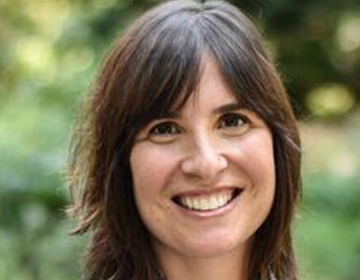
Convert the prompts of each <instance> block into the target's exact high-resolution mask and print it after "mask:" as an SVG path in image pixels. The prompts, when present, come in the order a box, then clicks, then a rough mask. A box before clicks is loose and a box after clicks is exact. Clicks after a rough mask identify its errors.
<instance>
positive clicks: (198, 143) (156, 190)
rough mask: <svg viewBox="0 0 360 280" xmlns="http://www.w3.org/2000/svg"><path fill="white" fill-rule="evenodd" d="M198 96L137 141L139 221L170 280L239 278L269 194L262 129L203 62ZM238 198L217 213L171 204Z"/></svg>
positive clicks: (271, 175)
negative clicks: (231, 195) (227, 196)
mask: <svg viewBox="0 0 360 280" xmlns="http://www.w3.org/2000/svg"><path fill="white" fill-rule="evenodd" d="M204 63H205V65H204V67H205V68H204V72H203V76H202V78H201V81H200V85H199V90H198V91H197V92H196V93H194V94H193V95H192V96H191V97H190V98H189V100H188V101H187V103H186V104H185V105H184V107H183V108H182V109H181V111H180V112H175V115H171V116H169V118H168V117H166V118H164V119H160V120H154V121H153V122H151V123H150V124H149V125H148V126H147V127H145V128H144V129H142V130H141V131H140V132H139V134H138V135H137V137H136V141H135V144H134V146H133V149H132V152H131V156H130V163H131V169H132V173H133V178H134V193H135V201H136V204H137V208H138V210H139V213H140V216H141V218H142V220H143V222H144V224H145V226H146V227H147V228H148V229H149V231H150V232H151V234H152V239H153V246H154V249H155V252H156V254H157V256H158V258H159V261H160V264H161V266H162V268H163V270H164V272H165V274H166V275H167V277H168V278H169V279H171V280H180V279H208V280H211V279H229V280H231V279H236V280H239V279H246V269H245V267H246V263H247V261H248V259H247V257H248V256H249V252H250V250H251V244H252V237H253V235H254V233H255V232H256V230H257V229H258V228H259V227H260V226H261V224H262V223H263V222H264V221H265V220H266V217H267V216H268V214H269V212H270V209H271V206H272V204H273V199H274V192H275V166H274V156H273V142H272V136H271V132H270V130H269V128H268V127H267V126H266V125H265V123H264V121H263V120H261V119H260V118H259V117H258V116H257V115H256V114H255V113H254V112H251V111H249V110H247V109H244V108H242V107H241V104H238V103H237V102H236V99H235V98H234V97H233V96H232V95H231V94H230V93H229V91H228V90H227V88H226V86H225V85H224V83H223V82H222V79H221V76H220V74H219V71H218V68H217V65H216V64H215V62H214V61H213V60H212V59H211V58H210V57H207V58H206V59H205V60H204ZM225 189H226V190H230V191H233V190H236V191H241V193H240V194H239V195H238V196H236V197H235V198H234V199H233V200H231V201H230V202H229V204H227V205H226V206H224V207H222V208H220V209H217V210H207V211H198V210H189V209H185V208H184V207H182V206H180V205H178V204H177V203H175V202H174V197H184V196H190V197H195V196H197V197H199V196H201V197H209V196H210V194H216V193H220V192H223V191H224V190H225Z"/></svg>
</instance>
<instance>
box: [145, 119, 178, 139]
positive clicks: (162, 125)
mask: <svg viewBox="0 0 360 280" xmlns="http://www.w3.org/2000/svg"><path fill="white" fill-rule="evenodd" d="M159 128H166V129H169V128H170V130H171V131H170V132H169V131H166V132H162V133H161V132H159V131H156V130H159ZM180 132H181V129H180V127H179V126H178V125H176V124H175V123H172V122H162V123H159V124H157V125H155V126H154V127H153V128H151V130H150V136H159V137H170V136H172V135H174V134H175V133H180Z"/></svg>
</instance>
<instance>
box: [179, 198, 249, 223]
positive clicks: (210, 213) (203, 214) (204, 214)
mask: <svg viewBox="0 0 360 280" xmlns="http://www.w3.org/2000/svg"><path fill="white" fill-rule="evenodd" d="M241 195H242V192H240V193H239V194H238V195H237V196H236V197H235V198H233V199H232V200H231V201H230V202H229V203H228V204H226V205H225V206H222V207H220V208H218V209H215V210H203V211H201V210H191V209H187V208H184V207H181V206H180V205H177V204H176V203H175V205H176V206H177V207H178V208H179V209H180V210H181V211H182V213H184V214H185V215H188V216H192V217H197V218H210V217H217V216H221V215H225V214H227V213H228V212H230V211H231V210H232V209H233V208H234V207H235V205H236V204H237V203H238V201H239V199H240V197H241Z"/></svg>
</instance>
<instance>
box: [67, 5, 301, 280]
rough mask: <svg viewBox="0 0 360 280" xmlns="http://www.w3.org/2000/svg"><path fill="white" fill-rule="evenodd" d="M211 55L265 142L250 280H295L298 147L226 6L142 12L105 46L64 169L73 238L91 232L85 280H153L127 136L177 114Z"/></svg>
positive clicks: (268, 72) (245, 34) (270, 69)
mask: <svg viewBox="0 0 360 280" xmlns="http://www.w3.org/2000/svg"><path fill="white" fill-rule="evenodd" d="M205 53H207V54H209V53H210V54H211V55H212V56H213V57H214V59H215V61H216V63H217V65H218V67H219V70H220V73H221V75H222V78H223V81H224V83H225V84H226V85H227V86H228V88H229V89H230V92H231V93H232V94H233V95H234V97H235V98H236V99H237V100H239V102H241V103H242V104H243V105H244V107H246V108H248V109H250V110H252V111H254V112H256V113H257V114H258V115H259V116H260V117H261V118H262V119H263V120H264V121H265V122H266V124H267V125H268V127H269V128H270V130H271V132H272V136H273V143H274V157H275V164H276V192H275V200H274V204H273V206H272V209H271V212H270V214H269V216H268V217H267V219H266V221H265V222H264V224H263V225H262V226H261V227H260V228H259V229H258V230H257V232H256V233H255V238H254V246H253V249H252V253H251V254H252V255H251V258H250V264H249V268H248V270H249V275H250V278H249V279H254V278H255V277H257V278H258V279H261V280H263V279H266V278H267V275H268V272H269V270H271V271H272V272H273V273H274V274H275V276H276V277H277V279H278V280H296V279H297V273H296V262H295V258H294V252H293V244H292V238H291V221H292V220H293V215H294V210H295V207H296V204H297V201H298V198H299V195H300V191H301V176H300V159H301V152H300V140H299V135H298V130H297V127H296V121H295V117H294V115H293V111H292V109H291V106H290V104H289V100H288V97H287V94H286V91H285V89H284V86H283V84H282V81H281V79H280V78H279V75H278V73H277V70H276V69H275V67H274V64H273V62H272V61H271V59H270V57H269V55H268V54H267V52H266V51H265V50H264V47H263V43H262V38H261V36H260V35H259V33H258V32H257V30H256V28H255V27H254V26H253V24H252V23H251V22H250V21H249V19H248V18H247V17H246V16H245V15H244V14H243V13H242V12H241V11H239V10H238V9H237V8H236V7H234V6H232V5H231V4H228V3H226V2H205V3H199V2H195V1H173V2H168V3H165V4H162V5H160V6H157V7H155V8H153V9H151V10H150V11H149V12H147V13H146V14H145V15H143V16H142V17H141V18H139V19H138V20H137V21H136V22H135V23H134V24H133V25H132V26H131V27H130V28H129V29H128V30H127V32H126V33H125V34H124V35H123V36H122V37H121V38H120V39H119V41H118V42H117V43H116V44H115V45H114V47H113V49H112V51H111V52H110V54H109V56H108V58H107V59H106V61H105V63H104V65H103V67H102V69H101V71H100V73H99V75H98V77H97V79H96V81H95V83H94V85H93V92H92V93H91V94H90V95H89V96H88V97H87V100H86V102H85V108H84V111H83V112H84V113H83V115H82V117H81V119H80V122H79V125H78V127H77V129H76V132H75V135H74V138H73V142H72V146H71V150H70V163H69V174H68V175H69V183H70V185H71V189H72V194H73V204H72V205H71V207H70V211H71V213H72V214H74V215H75V216H76V217H77V218H78V222H79V224H78V228H77V229H76V230H75V233H78V234H83V233H85V232H90V242H89V246H88V251H87V255H86V279H94V280H95V279H96V280H105V279H108V280H109V279H113V280H115V279H120V280H129V279H134V280H154V279H157V277H158V272H159V267H158V263H157V261H156V256H155V254H154V251H153V249H152V247H151V245H150V236H151V234H150V233H149V232H148V231H147V229H146V227H145V226H144V224H143V222H142V221H141V218H140V216H139V213H138V211H137V209H136V206H135V202H134V195H133V188H132V186H133V183H132V182H133V180H132V175H131V169H130V163H129V155H130V152H131V149H132V145H133V140H134V136H135V135H136V133H137V132H138V131H139V130H140V129H141V128H142V127H143V126H144V125H145V124H147V123H148V122H150V121H151V120H153V119H154V118H155V117H157V116H159V115H161V114H163V113H164V112H166V111H168V110H170V108H173V107H174V106H175V104H177V105H176V106H182V105H183V104H184V103H185V102H186V100H187V99H188V98H189V96H190V95H191V94H192V93H193V92H194V91H195V90H196V87H197V86H198V84H199V80H200V76H201V71H202V66H203V65H202V61H203V60H202V58H203V57H204V55H205Z"/></svg>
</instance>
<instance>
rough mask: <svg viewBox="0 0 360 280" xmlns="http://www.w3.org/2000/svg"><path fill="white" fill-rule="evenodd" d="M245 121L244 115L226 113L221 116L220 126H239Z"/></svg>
mask: <svg viewBox="0 0 360 280" xmlns="http://www.w3.org/2000/svg"><path fill="white" fill-rule="evenodd" d="M245 123H246V120H245V119H244V117H242V116H240V115H238V114H226V115H225V116H223V117H222V120H221V122H220V127H221V128H227V127H239V126H242V125H244V124H245Z"/></svg>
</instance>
